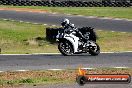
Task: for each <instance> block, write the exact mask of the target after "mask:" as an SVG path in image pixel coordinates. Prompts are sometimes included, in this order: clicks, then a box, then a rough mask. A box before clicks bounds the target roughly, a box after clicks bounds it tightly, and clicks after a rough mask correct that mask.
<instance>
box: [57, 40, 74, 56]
mask: <svg viewBox="0 0 132 88" xmlns="http://www.w3.org/2000/svg"><path fill="white" fill-rule="evenodd" d="M58 49H59V51H60V52H61V53H62V54H63V55H64V56H69V55H72V54H73V52H74V50H73V47H72V44H71V43H70V42H69V41H61V42H59V45H58Z"/></svg>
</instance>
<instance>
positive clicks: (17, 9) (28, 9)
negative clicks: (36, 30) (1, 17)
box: [0, 8, 48, 13]
mask: <svg viewBox="0 0 132 88" xmlns="http://www.w3.org/2000/svg"><path fill="white" fill-rule="evenodd" d="M0 10H11V11H12V10H13V11H25V12H38V13H45V12H48V11H47V10H42V9H41V10H40V9H30V8H0Z"/></svg>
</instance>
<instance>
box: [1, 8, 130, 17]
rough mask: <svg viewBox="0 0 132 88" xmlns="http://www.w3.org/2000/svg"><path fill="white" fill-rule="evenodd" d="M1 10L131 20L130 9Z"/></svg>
mask: <svg viewBox="0 0 132 88" xmlns="http://www.w3.org/2000/svg"><path fill="white" fill-rule="evenodd" d="M0 7H1V8H32V9H41V10H47V11H49V12H58V13H67V14H73V15H85V16H99V17H114V18H127V19H132V16H131V14H132V8H131V7H42V6H0Z"/></svg>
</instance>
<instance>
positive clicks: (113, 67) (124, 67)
mask: <svg viewBox="0 0 132 88" xmlns="http://www.w3.org/2000/svg"><path fill="white" fill-rule="evenodd" d="M113 68H129V67H113Z"/></svg>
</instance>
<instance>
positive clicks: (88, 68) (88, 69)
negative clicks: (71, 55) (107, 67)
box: [81, 68, 95, 70]
mask: <svg viewBox="0 0 132 88" xmlns="http://www.w3.org/2000/svg"><path fill="white" fill-rule="evenodd" d="M81 69H84V70H91V69H95V68H81Z"/></svg>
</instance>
